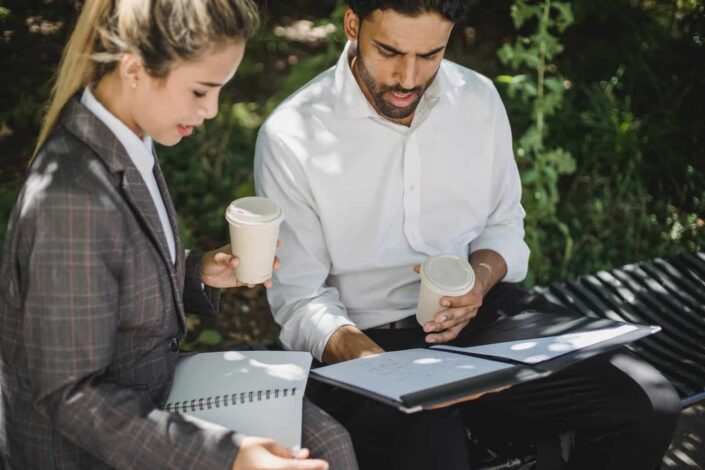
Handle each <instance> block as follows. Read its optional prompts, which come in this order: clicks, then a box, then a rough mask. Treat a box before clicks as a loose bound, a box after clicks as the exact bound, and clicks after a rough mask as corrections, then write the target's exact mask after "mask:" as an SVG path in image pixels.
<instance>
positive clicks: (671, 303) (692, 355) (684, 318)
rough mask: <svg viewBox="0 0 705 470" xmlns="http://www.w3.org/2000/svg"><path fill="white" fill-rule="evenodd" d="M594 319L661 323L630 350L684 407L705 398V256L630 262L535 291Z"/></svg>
mask: <svg viewBox="0 0 705 470" xmlns="http://www.w3.org/2000/svg"><path fill="white" fill-rule="evenodd" d="M535 290H536V291H537V292H540V293H542V294H544V295H545V296H546V297H547V298H548V299H549V300H551V301H553V302H556V303H559V304H562V305H564V306H566V307H569V308H570V309H571V310H574V311H576V312H579V313H581V314H583V315H585V316H588V317H603V318H609V319H611V320H619V321H628V322H634V323H646V324H652V325H659V326H661V327H662V328H663V330H662V331H661V332H660V333H659V334H656V335H653V336H651V337H648V338H645V339H643V340H641V341H639V342H637V343H635V344H632V345H630V346H628V347H629V348H630V349H631V350H632V351H633V352H634V353H635V354H636V355H638V356H639V357H641V358H642V359H644V360H646V361H647V362H649V363H650V364H651V365H653V366H654V367H656V368H657V369H659V370H660V371H661V373H662V374H663V375H664V376H666V377H667V378H668V379H669V380H670V381H671V382H672V383H673V385H674V386H675V388H676V390H678V394H679V395H680V397H681V404H682V406H683V408H686V407H688V406H691V405H693V404H695V403H697V402H699V401H703V400H705V253H703V252H699V253H688V254H683V255H678V256H674V257H672V258H668V259H660V258H659V259H656V260H653V261H644V262H640V263H634V264H628V265H626V266H623V267H621V268H618V269H612V270H610V271H602V272H599V273H597V274H594V275H589V276H581V277H579V278H578V279H576V280H574V281H566V282H557V283H555V284H552V285H550V286H549V287H545V288H537V289H535Z"/></svg>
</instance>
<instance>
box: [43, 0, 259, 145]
mask: <svg viewBox="0 0 705 470" xmlns="http://www.w3.org/2000/svg"><path fill="white" fill-rule="evenodd" d="M258 23H259V16H258V14H257V7H256V6H255V4H254V1H253V0H85V1H84V3H83V9H82V10H81V15H80V16H79V18H78V22H77V23H76V28H75V29H74V30H73V33H71V37H70V38H69V42H68V44H66V48H65V49H64V54H63V56H62V58H61V63H60V64H59V72H58V74H57V78H56V83H55V84H54V87H53V88H52V92H51V99H50V100H49V107H48V109H47V112H46V115H45V117H44V121H43V123H42V129H41V131H40V132H39V139H37V146H36V147H35V149H34V154H33V156H32V159H34V157H35V156H36V155H37V153H38V152H39V150H40V148H41V147H42V145H43V144H44V143H45V142H46V140H47V137H48V136H49V134H50V133H51V131H52V129H53V128H54V126H55V125H56V123H57V121H58V120H59V115H60V114H61V110H62V109H63V107H64V106H65V105H66V103H68V101H69V100H70V99H71V97H72V96H73V95H75V94H76V93H77V92H78V91H79V90H81V89H82V88H84V87H86V86H88V85H90V84H91V83H92V82H95V81H98V80H100V78H101V77H102V76H103V75H104V74H105V73H108V72H110V71H111V70H112V69H113V68H114V67H115V65H116V64H117V63H118V62H119V60H120V58H121V57H122V56H123V54H125V53H128V52H130V53H134V54H138V55H139V56H140V57H141V58H142V61H143V63H144V66H145V69H146V71H147V73H148V74H149V75H151V76H152V77H159V78H163V77H166V76H167V74H168V73H169V71H170V69H171V67H172V66H173V65H174V64H176V63H178V62H179V61H188V60H192V59H194V58H195V57H197V56H198V55H199V54H201V53H203V52H204V51H206V50H207V49H208V48H209V47H210V46H212V45H213V44H214V43H217V42H218V41H227V40H230V39H234V38H238V39H247V38H249V37H251V36H252V35H253V34H254V32H255V30H256V29H257V25H258Z"/></svg>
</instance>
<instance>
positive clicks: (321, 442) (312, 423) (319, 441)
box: [301, 397, 357, 470]
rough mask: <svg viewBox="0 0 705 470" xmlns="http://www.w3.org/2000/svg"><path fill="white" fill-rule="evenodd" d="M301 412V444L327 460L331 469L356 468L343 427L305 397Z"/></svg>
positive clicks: (348, 437)
mask: <svg viewBox="0 0 705 470" xmlns="http://www.w3.org/2000/svg"><path fill="white" fill-rule="evenodd" d="M303 413H304V415H303V430H302V434H301V444H302V446H303V447H306V448H308V450H309V451H310V452H311V456H312V457H314V458H317V459H323V460H325V461H327V462H328V463H329V464H330V469H331V470H356V469H357V459H356V458H355V451H354V449H353V444H352V440H351V439H350V435H349V434H348V432H347V431H346V430H345V428H343V426H342V425H340V423H338V422H337V421H336V420H335V419H333V418H332V417H331V416H330V415H329V414H328V413H326V412H325V411H323V410H322V409H320V408H318V407H317V406H316V405H314V404H313V403H311V402H310V401H309V400H308V398H305V397H304V410H303Z"/></svg>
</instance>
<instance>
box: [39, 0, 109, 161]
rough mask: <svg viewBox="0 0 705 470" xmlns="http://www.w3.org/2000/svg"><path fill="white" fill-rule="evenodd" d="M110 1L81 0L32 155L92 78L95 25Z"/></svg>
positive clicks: (105, 17) (103, 18)
mask: <svg viewBox="0 0 705 470" xmlns="http://www.w3.org/2000/svg"><path fill="white" fill-rule="evenodd" d="M112 3H113V2H112V1H111V0H87V1H86V2H85V3H84V6H83V9H82V10H81V15H80V16H79V17H78V22H77V23H76V27H75V29H74V30H73V32H72V33H71V37H70V38H69V42H68V43H67V44H66V47H65V48H64V52H63V55H62V57H61V62H60V64H59V72H58V74H57V77H56V83H55V84H54V86H53V88H52V90H51V98H50V100H49V107H48V109H47V112H46V115H45V116H44V120H43V122H42V128H41V131H40V132H39V139H37V145H36V147H35V148H34V154H33V155H32V158H34V157H35V156H36V155H37V153H38V152H39V149H40V148H41V146H42V145H43V144H44V142H45V141H46V139H47V137H48V136H49V133H50V132H51V131H52V129H53V128H54V126H55V125H56V122H57V121H58V119H59V114H61V110H62V109H63V107H64V106H65V105H66V103H67V102H68V101H69V99H71V97H72V96H73V95H75V94H76V92H78V91H79V90H80V89H82V88H83V87H85V86H87V85H88V84H89V83H90V82H91V80H92V79H93V75H94V73H95V68H96V64H95V62H94V61H93V58H92V57H91V56H92V54H93V51H94V44H95V41H96V37H97V34H98V28H100V27H101V26H102V25H104V24H105V23H106V22H107V20H108V16H109V15H110V10H111V9H112Z"/></svg>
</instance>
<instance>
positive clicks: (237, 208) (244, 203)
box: [225, 196, 284, 225]
mask: <svg viewBox="0 0 705 470" xmlns="http://www.w3.org/2000/svg"><path fill="white" fill-rule="evenodd" d="M225 220H227V221H228V222H230V223H231V224H233V225H261V224H271V223H281V221H282V220H284V212H283V211H282V210H281V209H280V208H279V206H277V205H276V204H275V203H274V202H272V201H271V200H269V199H267V198H266V197H256V196H252V197H243V198H240V199H236V200H235V201H233V202H231V203H230V205H229V206H228V209H227V210H226V211H225Z"/></svg>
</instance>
